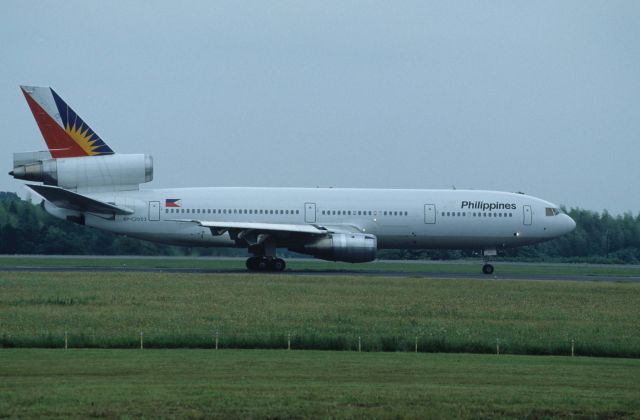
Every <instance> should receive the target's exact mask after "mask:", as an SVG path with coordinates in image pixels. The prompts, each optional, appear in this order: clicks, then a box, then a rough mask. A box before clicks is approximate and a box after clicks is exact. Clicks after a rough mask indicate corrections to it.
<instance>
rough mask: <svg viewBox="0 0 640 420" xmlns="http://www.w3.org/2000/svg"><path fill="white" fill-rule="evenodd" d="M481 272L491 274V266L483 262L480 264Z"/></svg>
mask: <svg viewBox="0 0 640 420" xmlns="http://www.w3.org/2000/svg"><path fill="white" fill-rule="evenodd" d="M482 272H483V273H484V274H493V266H492V265H491V264H485V265H483V266H482Z"/></svg>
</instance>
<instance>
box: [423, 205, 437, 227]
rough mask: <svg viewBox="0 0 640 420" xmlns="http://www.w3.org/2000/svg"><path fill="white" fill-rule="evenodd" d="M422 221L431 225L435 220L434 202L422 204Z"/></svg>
mask: <svg viewBox="0 0 640 420" xmlns="http://www.w3.org/2000/svg"><path fill="white" fill-rule="evenodd" d="M424 222H425V223H426V224H429V225H433V224H434V223H435V222H436V205H435V204H425V205H424Z"/></svg>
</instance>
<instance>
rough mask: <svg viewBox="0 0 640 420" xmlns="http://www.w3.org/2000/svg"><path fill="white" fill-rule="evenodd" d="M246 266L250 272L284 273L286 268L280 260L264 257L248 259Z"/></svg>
mask: <svg viewBox="0 0 640 420" xmlns="http://www.w3.org/2000/svg"><path fill="white" fill-rule="evenodd" d="M246 264H247V269H248V270H250V271H284V269H285V268H286V266H287V264H286V263H285V262H284V260H283V259H282V258H274V257H265V256H255V257H250V258H248V259H247V263H246Z"/></svg>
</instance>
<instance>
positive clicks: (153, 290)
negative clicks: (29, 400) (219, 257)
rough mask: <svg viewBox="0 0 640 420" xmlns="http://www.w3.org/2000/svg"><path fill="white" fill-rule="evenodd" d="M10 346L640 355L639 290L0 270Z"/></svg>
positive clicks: (604, 285) (2, 321)
mask: <svg viewBox="0 0 640 420" xmlns="http://www.w3.org/2000/svg"><path fill="white" fill-rule="evenodd" d="M0 290H2V293H1V294H0V344H1V345H2V346H4V347H62V346H63V345H64V335H65V331H67V334H68V335H67V336H68V344H69V346H70V347H107V348H109V347H114V348H134V347H137V346H139V342H140V332H141V331H142V332H143V333H144V337H143V338H144V345H145V346H146V347H148V348H154V347H155V348H160V347H161V348H171V347H201V348H205V347H212V346H213V345H214V337H215V333H216V332H217V333H218V339H219V346H220V347H222V348H265V349H268V348H279V349H282V348H285V347H286V346H287V340H288V339H289V335H290V337H291V345H292V347H293V348H294V349H316V350H355V349H357V348H358V342H359V341H360V345H361V347H362V350H363V351H413V350H414V349H415V343H416V339H417V341H418V350H419V351H422V352H424V351H429V352H473V353H492V352H495V351H496V344H497V341H498V343H499V345H500V350H501V352H504V353H510V354H555V355H566V354H569V353H570V348H571V340H574V341H575V351H576V354H579V355H597V356H618V357H640V328H638V319H640V284H638V283H633V282H629V283H627V282H623V283H613V282H570V281H562V282H553V281H511V280H501V281H478V280H455V279H447V280H438V279H426V278H415V277H408V278H385V277H367V276H344V277H339V276H331V277H327V276H324V277H314V276H283V275H260V274H166V273H64V272H62V273H10V272H3V273H0Z"/></svg>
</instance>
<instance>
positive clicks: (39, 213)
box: [0, 192, 640, 264]
mask: <svg viewBox="0 0 640 420" xmlns="http://www.w3.org/2000/svg"><path fill="white" fill-rule="evenodd" d="M567 213H568V214H569V215H570V216H571V217H572V218H573V219H574V220H575V221H576V224H577V227H576V229H575V230H574V231H573V232H572V233H570V234H568V235H565V236H562V237H560V238H558V239H555V240H552V241H549V242H544V243H541V244H538V245H532V246H526V247H521V248H514V249H509V250H505V251H502V252H500V254H499V255H500V258H504V259H509V260H522V261H565V262H595V263H619V264H637V263H640V214H638V215H637V216H634V215H633V214H631V213H625V214H624V215H620V216H612V215H610V214H608V213H607V212H603V213H598V212H593V211H589V210H583V209H571V210H568V211H567ZM0 254H68V255H171V256H188V255H192V256H211V255H222V256H243V255H246V251H245V250H241V249H221V248H186V247H175V246H168V245H161V244H155V243H151V242H146V241H141V240H137V239H133V238H128V237H126V236H121V235H114V234H111V233H108V232H103V231H100V230H98V229H93V228H88V227H85V226H80V225H76V224H73V223H68V222H65V221H62V220H59V219H56V218H54V217H52V216H50V215H49V214H48V213H46V212H45V211H44V210H43V209H42V208H41V207H40V206H37V205H34V204H31V203H30V202H28V201H24V200H21V199H20V198H19V197H18V196H17V195H16V194H14V193H8V192H0ZM479 255H480V252H479V251H469V250H465V251H444V250H427V251H422V250H384V251H381V252H380V253H379V256H380V258H383V259H457V258H468V257H475V256H479Z"/></svg>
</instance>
